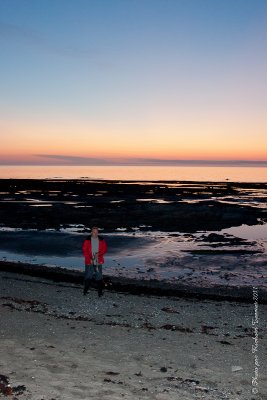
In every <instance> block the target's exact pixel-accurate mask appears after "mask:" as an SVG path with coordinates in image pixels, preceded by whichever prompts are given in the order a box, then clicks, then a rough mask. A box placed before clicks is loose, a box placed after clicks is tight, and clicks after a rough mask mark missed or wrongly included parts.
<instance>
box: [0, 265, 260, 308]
mask: <svg viewBox="0 0 267 400" xmlns="http://www.w3.org/2000/svg"><path fill="white" fill-rule="evenodd" d="M0 271H5V272H10V273H19V274H22V275H26V276H32V277H39V278H44V279H48V280H51V281H53V282H68V283H75V284H78V285H80V286H81V287H82V285H83V273H82V272H80V271H73V270H68V269H66V268H59V267H57V268H51V267H46V266H43V265H32V264H25V263H21V262H19V263H13V262H7V261H0ZM104 280H105V282H106V288H105V289H104V290H105V291H109V292H118V293H130V294H132V295H156V296H167V297H177V298H191V299H200V300H203V299H210V300H215V301H222V300H224V301H235V302H241V303H252V302H253V294H252V287H250V286H249V287H236V286H234V287H233V286H226V285H217V286H211V287H196V286H193V285H190V284H189V283H188V284H181V283H180V284H178V283H175V284H172V283H169V282H162V281H159V280H153V279H150V280H143V279H130V278H126V277H114V276H107V275H104ZM93 287H94V285H93ZM257 290H258V298H259V302H260V303H261V304H267V292H266V290H264V289H263V288H260V287H259V288H257Z"/></svg>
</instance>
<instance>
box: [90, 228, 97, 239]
mask: <svg viewBox="0 0 267 400" xmlns="http://www.w3.org/2000/svg"><path fill="white" fill-rule="evenodd" d="M91 236H93V237H97V236H98V228H97V227H96V226H93V227H92V229H91Z"/></svg>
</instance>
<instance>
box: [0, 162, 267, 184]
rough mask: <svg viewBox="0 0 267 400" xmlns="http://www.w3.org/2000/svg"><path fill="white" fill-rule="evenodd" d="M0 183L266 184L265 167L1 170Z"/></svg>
mask: <svg viewBox="0 0 267 400" xmlns="http://www.w3.org/2000/svg"><path fill="white" fill-rule="evenodd" d="M0 179H96V180H98V179H101V180H122V181H123V180H127V181H129V180H130V181H168V180H174V181H195V182H197V181H202V182H203V181H204V182H205V181H210V182H224V181H230V182H251V183H256V182H267V165H266V166H265V167H262V166H261V167H258V166H251V165H248V166H214V165H211V166H202V165H194V166H190V165H188V166H180V165H179V166H178V165H175V166H158V165H157V166H151V165H149V166H141V165H140V166H136V165H134V166H133V165H119V166H116V165H112V166H103V165H97V166H94V165H93V166H77V165H71V166H70V165H68V166H59V165H56V166H51V165H49V166H47V165H46V166H40V165H30V166H24V165H23V166H17V165H2V166H0Z"/></svg>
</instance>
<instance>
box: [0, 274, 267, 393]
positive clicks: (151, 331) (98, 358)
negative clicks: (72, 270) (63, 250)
mask: <svg viewBox="0 0 267 400" xmlns="http://www.w3.org/2000/svg"><path fill="white" fill-rule="evenodd" d="M0 293H1V298H0V309H1V325H0V335H1V347H0V388H2V395H0V397H1V396H2V397H3V398H5V395H4V394H3V393H4V392H5V393H7V391H9V393H10V396H8V398H10V399H21V400H23V399H27V400H52V399H54V400H55V399H56V400H62V399H66V400H68V399H69V400H72V399H74V398H75V399H78V400H79V399H91V398H92V399H96V400H97V399H99V400H100V399H101V400H102V399H103V400H107V399H112V400H114V399H121V398H124V399H129V400H130V399H136V400H137V399H151V400H152V399H156V400H169V399H170V400H174V399H175V400H176V399H178V398H179V399H183V400H191V399H203V398H205V399H207V400H226V399H227V400H232V399H235V400H252V399H255V400H266V399H267V380H266V374H265V365H266V359H267V352H266V348H267V340H266V339H267V337H266V315H267V312H266V311H267V308H266V307H267V306H266V305H262V304H260V303H259V304H258V308H257V313H258V314H257V317H258V322H259V325H258V337H257V343H258V346H259V347H258V348H257V350H256V351H255V353H254V354H253V353H252V345H253V343H254V344H255V326H254V327H253V325H252V319H253V318H254V319H255V299H254V301H253V299H252V301H251V303H236V302H229V301H214V300H204V299H202V300H201V299H196V298H195V299H183V298H177V297H172V296H171V297H170V296H168V297H165V296H160V297H159V296H155V295H133V294H129V293H128V294H127V293H122V292H119V291H116V292H112V291H108V290H107V291H105V293H104V296H103V297H102V298H100V299H99V298H98V297H97V292H96V290H95V289H91V291H90V292H89V293H88V295H87V296H86V297H84V296H83V295H82V286H81V285H80V284H79V283H70V282H69V283H66V282H60V281H58V282H55V281H51V280H48V279H44V278H38V277H30V276H25V275H21V274H16V273H10V272H3V271H2V272H0ZM255 355H256V356H258V357H259V361H260V366H259V367H258V372H259V377H258V378H257V379H256V380H255V368H256V367H255ZM252 379H254V386H253V385H252ZM8 383H9V385H10V386H9V387H7V384H8ZM252 389H254V390H255V389H256V390H257V391H258V393H257V394H255V395H254V394H253V393H252Z"/></svg>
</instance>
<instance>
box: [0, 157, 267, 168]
mask: <svg viewBox="0 0 267 400" xmlns="http://www.w3.org/2000/svg"><path fill="white" fill-rule="evenodd" d="M38 156H39V157H42V158H43V159H46V161H45V160H43V161H19V160H18V161H13V162H12V161H7V160H6V161H1V160H0V166H179V165H180V166H186V165H188V166H190V165H191V166H194V165H196V166H197V165H198V166H201V165H202V166H205V165H206V166H227V165H228V166H263V167H265V166H267V160H245V159H243V160H235V159H234V160H205V159H190V160H180V159H157V158H129V159H128V158H116V159H115V158H106V159H105V158H104V159H103V158H91V157H75V156H61V155H38ZM48 159H49V160H50V162H49V161H48ZM52 159H53V160H54V162H53V161H52Z"/></svg>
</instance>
